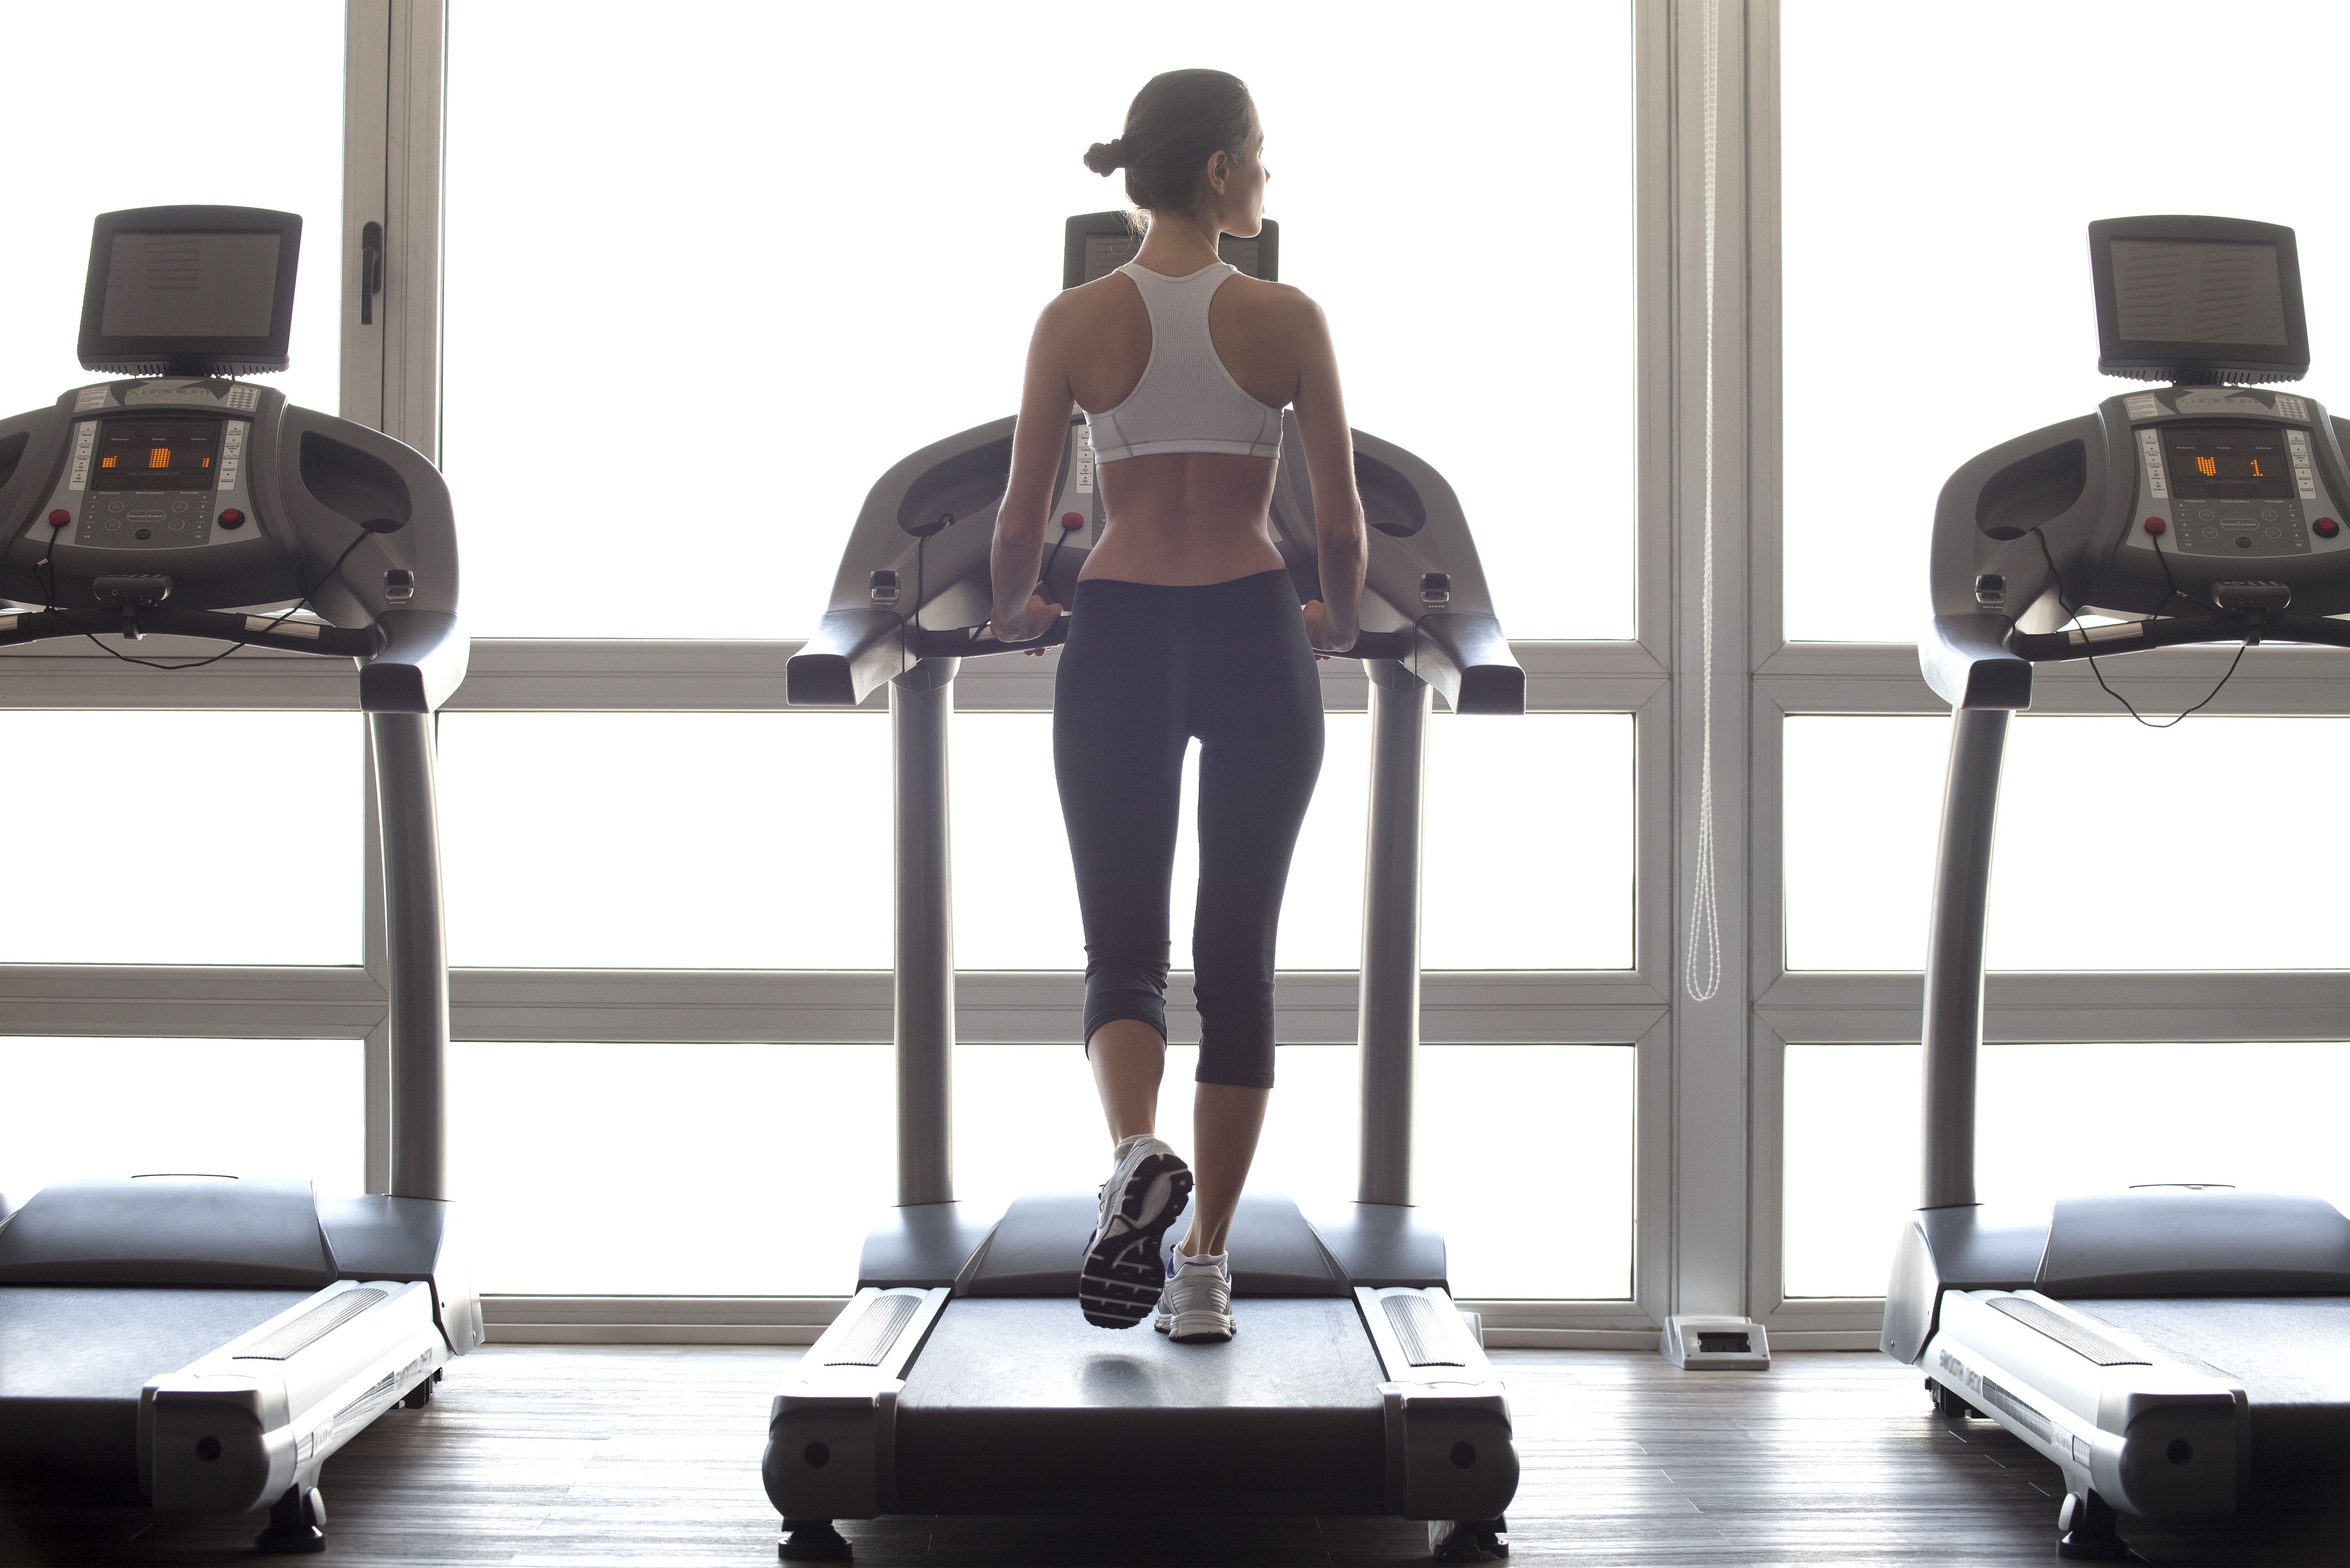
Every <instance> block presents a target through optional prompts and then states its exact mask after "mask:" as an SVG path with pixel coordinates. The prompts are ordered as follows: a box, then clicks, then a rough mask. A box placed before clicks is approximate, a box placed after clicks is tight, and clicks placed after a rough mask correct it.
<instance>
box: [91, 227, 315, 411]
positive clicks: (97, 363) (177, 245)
mask: <svg viewBox="0 0 2350 1568" xmlns="http://www.w3.org/2000/svg"><path fill="white" fill-rule="evenodd" d="M301 252H302V220H301V218H300V217H298V216H297V215H296V214H295V213H274V212H269V211H267V210H265V209H263V208H259V207H140V208H134V209H131V210H130V211H126V212H120V213H100V214H99V219H98V223H97V225H96V227H95V228H94V230H93V231H92V233H91V235H90V245H89V275H88V280H87V282H86V283H85V284H84V286H83V290H82V306H81V362H82V367H83V369H89V370H110V371H114V372H117V373H119V374H123V375H132V376H161V375H177V376H215V375H240V374H251V373H253V372H256V371H265V370H283V369H286V366H287V365H288V364H290V363H291V362H292V361H291V359H290V358H289V357H288V355H287V352H286V346H287V343H288V341H289V340H290V339H291V337H292V336H293V329H294V281H295V275H296V269H297V265H298V264H299V262H300V259H301Z"/></svg>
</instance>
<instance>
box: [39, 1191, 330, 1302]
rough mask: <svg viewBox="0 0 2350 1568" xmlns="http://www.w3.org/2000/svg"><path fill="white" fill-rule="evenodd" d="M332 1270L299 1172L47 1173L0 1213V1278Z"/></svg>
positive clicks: (310, 1279) (291, 1278) (83, 1280)
mask: <svg viewBox="0 0 2350 1568" xmlns="http://www.w3.org/2000/svg"><path fill="white" fill-rule="evenodd" d="M335 1275H336V1268H335V1257H334V1253H333V1252H332V1251H330V1250H329V1249H328V1245H327V1238H326V1235H325V1232H323V1231H321V1230H320V1229H319V1227H318V1210H317V1203H316V1202H315V1201H314V1200H313V1199H312V1197H311V1193H310V1184H309V1183H308V1182H307V1181H288V1180H278V1179H238V1178H235V1177H217V1176H140V1177H131V1178H130V1179H117V1180H104V1181H64V1182H55V1183H52V1184H51V1185H49V1186H47V1187H45V1188H43V1189H41V1190H40V1191H39V1192H37V1193H36V1194H34V1195H33V1197H32V1198H31V1199H28V1200H27V1201H26V1204H25V1206H24V1207H23V1208H22V1209H19V1210H16V1212H15V1213H14V1214H12V1215H10V1216H8V1218H7V1219H6V1220H5V1221H0V1284H19V1285H30V1284H43V1285H178V1286H214V1287H224V1288H232V1289H247V1290H316V1289H317V1288H318V1287H320V1286H322V1285H326V1284H329V1283H332V1282H333V1281H334V1279H335Z"/></svg>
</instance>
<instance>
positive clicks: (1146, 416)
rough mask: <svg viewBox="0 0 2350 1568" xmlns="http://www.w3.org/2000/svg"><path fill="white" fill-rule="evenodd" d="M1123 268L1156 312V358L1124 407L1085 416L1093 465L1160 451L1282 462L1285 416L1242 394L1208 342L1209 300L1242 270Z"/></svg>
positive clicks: (1220, 266)
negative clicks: (1171, 272) (1173, 273)
mask: <svg viewBox="0 0 2350 1568" xmlns="http://www.w3.org/2000/svg"><path fill="white" fill-rule="evenodd" d="M1238 270H1239V269H1238V268H1236V267H1234V266H1232V265H1231V264H1229V263H1227V262H1215V263H1212V264H1211V265H1207V266H1203V267H1201V269H1200V270H1199V271H1198V272H1195V273H1193V274H1191V275H1190V276H1189V277H1169V276H1168V275H1166V274H1164V273H1157V272H1152V271H1150V270H1149V268H1148V267H1144V266H1141V265H1137V264H1136V263H1134V262H1128V263H1127V264H1126V265H1124V266H1122V267H1120V268H1118V271H1120V272H1122V273H1124V274H1125V275H1127V276H1128V277H1130V278H1132V279H1133V280H1134V286H1135V287H1136V288H1138V289H1139V290H1141V292H1142V304H1143V307H1144V308H1145V309H1147V310H1149V312H1150V359H1149V363H1148V364H1146V365H1144V366H1143V368H1142V379H1140V380H1139V381H1137V382H1136V383H1135V384H1134V390H1132V391H1131V392H1128V394H1127V395H1126V400H1125V401H1124V402H1122V403H1120V404H1118V407H1116V408H1114V409H1109V410H1105V411H1104V412H1101V413H1098V414H1087V416H1086V424H1087V428H1088V429H1089V430H1090V431H1092V433H1093V447H1094V458H1095V461H1097V462H1118V460H1119V459H1120V458H1128V457H1142V456H1146V455H1148V454H1149V453H1151V452H1233V453H1237V454H1238V455H1240V456H1242V457H1279V456H1280V455H1281V410H1279V409H1269V408H1267V407H1265V406H1264V405H1263V403H1260V402H1258V401H1257V400H1255V399H1254V398H1252V397H1250V396H1249V395H1248V393H1246V392H1244V391H1243V390H1242V389H1241V384H1240V383H1239V382H1238V381H1235V380H1233V379H1232V372H1231V371H1230V370H1227V369H1224V362H1223V360H1222V359H1221V358H1217V356H1216V346H1215V343H1214V342H1213V340H1211V338H1210V337H1209V336H1208V302H1209V301H1210V300H1211V299H1213V298H1214V297H1215V295H1216V290H1218V289H1219V288H1222V286H1223V284H1224V280H1225V279H1226V278H1228V277H1231V276H1232V275H1233V274H1234V273H1235V272H1237V271H1238Z"/></svg>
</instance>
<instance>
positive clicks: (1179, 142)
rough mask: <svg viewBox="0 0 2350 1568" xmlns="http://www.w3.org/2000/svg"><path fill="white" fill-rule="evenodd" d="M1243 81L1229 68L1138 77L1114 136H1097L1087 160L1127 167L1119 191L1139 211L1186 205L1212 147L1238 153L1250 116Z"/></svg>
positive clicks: (1193, 201)
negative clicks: (1123, 124)
mask: <svg viewBox="0 0 2350 1568" xmlns="http://www.w3.org/2000/svg"><path fill="white" fill-rule="evenodd" d="M1255 120H1256V106H1255V104H1254V103H1253V102H1252V101H1251V100H1250V99H1249V89H1248V84H1247V83H1246V82H1244V81H1243V80H1241V78H1238V77H1236V76H1233V75H1232V73H1231V72H1230V71H1210V70H1186V71H1161V72H1160V73H1159V75H1157V76H1155V77H1153V78H1150V79H1149V81H1147V82H1145V83H1143V84H1142V90H1141V91H1140V92H1139V93H1136V94H1135V95H1134V102H1133V103H1132V104H1131V105H1129V106H1128V109H1127V111H1126V130H1125V131H1124V133H1123V134H1121V135H1120V136H1119V137H1118V140H1115V141H1097V142H1095V143H1094V144H1093V146H1092V147H1090V148H1088V149H1087V151H1086V167H1087V168H1088V169H1090V170H1092V171H1094V172H1095V173H1097V174H1099V175H1102V176H1103V177H1105V178H1107V176H1108V175H1109V174H1110V173H1111V172H1112V171H1115V170H1118V169H1124V170H1125V171H1126V199H1127V200H1128V201H1129V202H1133V203H1134V204H1135V205H1136V206H1138V207H1140V208H1142V209H1143V210H1144V211H1146V212H1151V213H1191V212H1192V211H1193V210H1194V209H1195V208H1196V207H1197V206H1198V204H1199V194H1200V173H1201V169H1202V168H1203V167H1204V166H1205V165H1206V163H1207V161H1208V160H1209V159H1210V158H1211V157H1213V156H1214V155H1215V154H1217V153H1219V152H1229V153H1231V154H1232V156H1233V157H1235V158H1237V157H1239V156H1240V151H1241V143H1243V141H1246V140H1248V133H1249V127H1250V126H1251V125H1253V124H1254V123H1255Z"/></svg>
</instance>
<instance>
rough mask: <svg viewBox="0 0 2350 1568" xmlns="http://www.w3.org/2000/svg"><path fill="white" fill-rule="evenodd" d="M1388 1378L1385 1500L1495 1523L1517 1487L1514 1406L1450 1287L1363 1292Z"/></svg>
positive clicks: (1367, 1322)
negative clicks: (1491, 1520) (1513, 1428)
mask: <svg viewBox="0 0 2350 1568" xmlns="http://www.w3.org/2000/svg"><path fill="white" fill-rule="evenodd" d="M1355 1304H1356V1306H1357V1309H1359V1310H1360V1312H1361V1313H1362V1315H1363V1327H1364V1329H1365V1331H1366V1332H1367V1334H1369V1335H1370V1338H1371V1344H1372V1345H1373V1346H1374V1347H1375V1348H1376V1349H1377V1350H1378V1356H1379V1366H1380V1368H1381V1370H1382V1371H1384V1372H1385V1373H1386V1375H1387V1376H1386V1381H1384V1382H1382V1383H1381V1384H1380V1385H1379V1402H1380V1405H1381V1407H1382V1408H1383V1409H1384V1411H1385V1413H1386V1417H1387V1454H1388V1463H1387V1504H1388V1508H1389V1509H1390V1510H1392V1511H1394V1512H1396V1513H1399V1514H1400V1515H1402V1516H1403V1517H1404V1518H1406V1519H1429V1520H1449V1519H1451V1520H1489V1519H1499V1518H1501V1517H1502V1516H1503V1514H1504V1513H1505V1512H1507V1511H1508V1510H1509V1506H1510V1500H1511V1499H1512V1498H1513V1497H1515V1496H1516V1495H1517V1492H1518V1451H1517V1449H1516V1447H1515V1446H1514V1445H1513V1442H1512V1441H1511V1438H1512V1432H1511V1428H1510V1403H1509V1398H1508V1397H1507V1395H1506V1394H1505V1393H1504V1392H1503V1387H1502V1384H1501V1381H1500V1379H1498V1378H1496V1377H1495V1376H1493V1366H1492V1362H1490V1361H1488V1360H1486V1358H1485V1351H1484V1347H1483V1346H1482V1345H1479V1344H1478V1343H1477V1337H1476V1336H1475V1335H1474V1334H1471V1332H1470V1330H1469V1325H1468V1324H1466V1323H1465V1322H1463V1321H1462V1320H1461V1312H1460V1309H1459V1308H1457V1307H1455V1306H1454V1305H1453V1304H1452V1297H1451V1294H1450V1293H1447V1292H1445V1291H1443V1290H1440V1289H1438V1288H1436V1287H1434V1286H1430V1287H1427V1288H1425V1289H1418V1290H1415V1289H1411V1288H1409V1287H1403V1286H1399V1287H1396V1288H1393V1289H1388V1290H1378V1289H1374V1288H1372V1287H1370V1286H1368V1285H1365V1286H1361V1287H1358V1288H1357V1290H1356V1292H1355Z"/></svg>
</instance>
